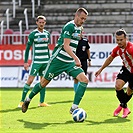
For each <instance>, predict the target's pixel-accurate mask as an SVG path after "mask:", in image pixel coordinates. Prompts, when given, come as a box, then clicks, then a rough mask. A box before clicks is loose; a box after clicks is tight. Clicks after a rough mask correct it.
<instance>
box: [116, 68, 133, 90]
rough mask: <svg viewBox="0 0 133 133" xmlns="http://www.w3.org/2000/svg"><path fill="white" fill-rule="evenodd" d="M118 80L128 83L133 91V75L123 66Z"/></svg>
mask: <svg viewBox="0 0 133 133" xmlns="http://www.w3.org/2000/svg"><path fill="white" fill-rule="evenodd" d="M117 79H121V80H123V81H124V82H125V83H127V82H128V84H129V87H130V89H132V90H133V73H130V72H129V71H128V70H127V69H126V67H124V66H122V68H121V70H120V72H119V74H118V75H117Z"/></svg>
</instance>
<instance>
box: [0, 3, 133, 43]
mask: <svg viewBox="0 0 133 133" xmlns="http://www.w3.org/2000/svg"><path fill="white" fill-rule="evenodd" d="M79 7H85V8H86V9H87V10H88V12H89V16H88V18H87V21H86V23H85V24H84V36H86V37H87V38H88V39H89V42H90V43H92V44H100V43H107V44H108V43H115V40H114V32H115V31H116V30H117V29H119V28H124V29H125V30H126V31H127V33H128V37H129V40H130V41H132V38H133V37H132V32H133V1H132V0H56V1H55V0H50V1H49V0H1V1H0V23H1V31H0V45H10V44H26V42H27V39H28V35H29V33H30V32H31V31H32V30H33V29H35V28H36V23H35V18H36V17H37V16H38V15H44V16H45V17H46V19H47V23H46V26H45V29H46V30H48V31H49V32H50V33H51V44H54V45H55V44H56V42H57V39H58V37H59V35H60V31H61V29H62V26H63V25H64V24H65V23H66V22H67V21H70V20H72V19H73V17H74V13H75V11H76V9H77V8H79Z"/></svg>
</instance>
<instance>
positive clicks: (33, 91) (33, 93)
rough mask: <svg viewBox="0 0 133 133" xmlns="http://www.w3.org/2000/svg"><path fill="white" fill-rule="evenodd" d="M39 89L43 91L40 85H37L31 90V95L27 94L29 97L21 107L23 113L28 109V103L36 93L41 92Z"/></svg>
mask: <svg viewBox="0 0 133 133" xmlns="http://www.w3.org/2000/svg"><path fill="white" fill-rule="evenodd" d="M41 89H43V87H41V85H40V83H37V84H36V85H35V86H34V88H33V89H32V91H31V93H30V94H29V97H28V98H26V100H25V101H24V103H23V105H22V112H23V113H25V112H26V111H27V109H28V106H29V103H30V101H31V99H32V98H33V97H34V96H35V95H36V94H37V93H38V92H40V91H41Z"/></svg>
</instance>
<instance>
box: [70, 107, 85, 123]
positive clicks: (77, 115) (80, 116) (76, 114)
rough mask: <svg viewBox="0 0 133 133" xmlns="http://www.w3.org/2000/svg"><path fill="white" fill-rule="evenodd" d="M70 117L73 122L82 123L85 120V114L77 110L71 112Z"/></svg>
mask: <svg viewBox="0 0 133 133" xmlns="http://www.w3.org/2000/svg"><path fill="white" fill-rule="evenodd" d="M72 117H73V120H74V121H75V122H83V121H84V120H85V119H86V118H87V114H86V112H85V110H83V109H82V108H78V109H75V110H74V111H73V113H72Z"/></svg>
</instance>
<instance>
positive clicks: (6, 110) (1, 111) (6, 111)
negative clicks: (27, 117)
mask: <svg viewBox="0 0 133 133" xmlns="http://www.w3.org/2000/svg"><path fill="white" fill-rule="evenodd" d="M36 108H38V107H31V108H29V109H36ZM14 111H21V108H14V109H5V110H0V113H8V112H14Z"/></svg>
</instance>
